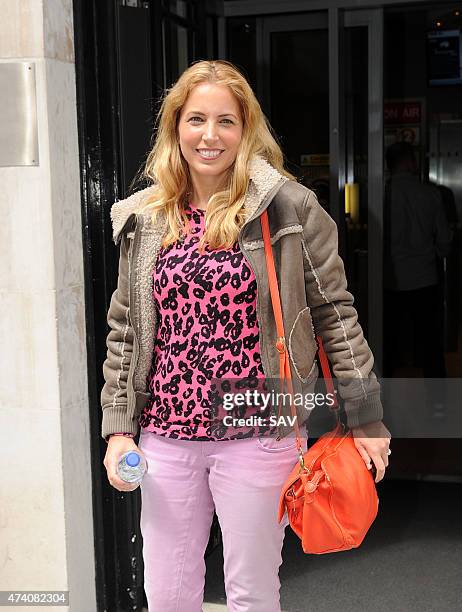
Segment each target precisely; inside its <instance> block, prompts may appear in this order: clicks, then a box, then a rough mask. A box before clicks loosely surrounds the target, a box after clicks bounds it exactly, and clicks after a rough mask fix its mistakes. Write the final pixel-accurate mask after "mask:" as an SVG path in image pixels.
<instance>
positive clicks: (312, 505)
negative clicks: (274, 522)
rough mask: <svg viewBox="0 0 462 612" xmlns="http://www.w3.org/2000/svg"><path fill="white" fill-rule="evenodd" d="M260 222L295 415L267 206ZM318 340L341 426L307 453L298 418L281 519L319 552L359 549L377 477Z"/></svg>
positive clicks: (372, 511) (371, 515) (283, 371)
mask: <svg viewBox="0 0 462 612" xmlns="http://www.w3.org/2000/svg"><path fill="white" fill-rule="evenodd" d="M260 220H261V225H262V231H263V240H264V245H265V257H266V265H267V269H268V278H269V286H270V292H271V301H272V304H273V311H274V316H275V320H276V328H277V334H278V338H277V340H276V348H277V350H278V352H279V357H280V382H281V391H282V392H284V381H286V382H287V386H288V388H289V393H290V397H291V413H292V416H293V417H296V410H295V407H294V405H293V402H292V397H293V387H292V377H291V371H290V365H289V355H288V351H287V346H286V343H285V336H284V324H283V319H282V308H281V300H280V296H279V289H278V282H277V276H276V270H275V266H274V258H273V251H272V248H271V242H270V231H269V222H268V213H267V211H266V210H265V211H264V212H263V213H262V214H261V216H260ZM316 341H317V344H318V353H319V361H320V363H321V368H322V372H323V376H324V381H325V384H326V389H327V391H328V392H329V393H333V397H334V398H335V402H334V406H333V407H332V408H331V410H332V411H333V412H334V414H335V416H336V419H337V425H336V427H335V428H334V429H333V430H332V431H330V432H327V433H325V434H324V435H323V436H321V437H320V438H319V440H318V441H317V442H315V444H313V446H312V447H311V448H309V449H308V451H307V452H306V453H305V454H303V451H302V446H301V444H302V443H301V439H300V430H299V427H298V423H297V420H295V425H294V429H295V433H296V438H297V451H298V454H299V460H298V462H297V464H296V465H295V467H294V469H293V470H292V472H291V473H290V475H289V477H288V478H287V480H286V482H285V483H284V486H283V488H282V491H281V496H280V499H279V509H278V521H279V522H281V521H282V518H283V516H284V513H285V512H286V511H287V515H288V519H289V524H290V526H291V528H292V529H293V530H294V531H295V533H296V534H297V535H298V537H299V538H300V539H301V542H302V548H303V551H304V552H305V553H312V554H318V555H320V554H324V553H330V552H339V551H341V550H349V549H351V548H356V547H358V546H359V545H360V544H361V542H362V541H363V539H364V537H365V535H366V533H367V531H368V530H369V528H370V526H371V525H372V523H373V521H374V520H375V518H376V516H377V512H378V505H379V499H378V495H377V490H376V487H375V483H374V477H373V475H372V473H371V472H370V471H369V470H368V469H367V467H366V465H365V463H364V460H363V459H362V457H361V455H360V454H359V452H358V450H357V448H356V446H355V443H354V440H353V434H352V432H351V431H350V430H348V431H346V428H345V427H344V425H343V423H342V422H341V420H340V418H339V415H338V413H339V406H338V403H337V400H336V396H335V392H334V385H333V382H332V376H331V373H330V369H329V362H328V360H327V357H326V354H325V351H324V347H323V344H322V338H321V336H319V335H317V336H316Z"/></svg>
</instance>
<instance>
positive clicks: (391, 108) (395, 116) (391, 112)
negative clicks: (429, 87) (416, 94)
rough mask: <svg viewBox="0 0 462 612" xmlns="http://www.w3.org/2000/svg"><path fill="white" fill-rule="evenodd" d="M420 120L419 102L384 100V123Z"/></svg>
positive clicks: (417, 121) (404, 122)
mask: <svg viewBox="0 0 462 612" xmlns="http://www.w3.org/2000/svg"><path fill="white" fill-rule="evenodd" d="M420 120H421V103H420V102H385V105H384V123H385V124H386V125H390V124H394V123H396V124H401V125H403V124H406V123H420Z"/></svg>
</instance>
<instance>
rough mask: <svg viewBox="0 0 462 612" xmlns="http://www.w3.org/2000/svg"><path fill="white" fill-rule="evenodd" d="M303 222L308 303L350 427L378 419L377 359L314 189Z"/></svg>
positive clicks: (328, 220) (331, 227)
mask: <svg viewBox="0 0 462 612" xmlns="http://www.w3.org/2000/svg"><path fill="white" fill-rule="evenodd" d="M301 220H302V226H303V234H302V236H303V240H302V248H303V263H304V275H305V287H306V296H307V303H308V306H309V307H310V309H311V316H312V320H313V325H314V328H315V332H316V334H318V335H320V336H321V338H322V341H323V345H324V349H325V352H326V355H327V357H328V359H329V362H330V364H331V367H332V371H333V376H334V377H335V378H336V379H337V383H338V392H339V394H340V397H341V398H342V399H343V400H344V408H345V412H346V415H347V423H348V427H350V428H352V427H357V426H359V425H364V424H366V423H370V422H374V421H380V420H382V417H383V408H382V403H381V399H380V385H379V382H378V380H377V377H376V375H375V373H374V372H373V371H372V366H373V364H374V357H373V355H372V352H371V350H370V348H369V345H368V344H367V341H366V339H365V338H364V335H363V330H362V328H361V326H360V324H359V323H358V313H357V311H356V309H355V308H354V306H353V302H354V298H353V295H352V294H351V293H350V292H349V291H348V290H347V280H346V276H345V269H344V264H343V260H342V258H341V257H340V256H339V254H338V233H337V225H336V223H335V221H334V220H333V219H332V218H331V217H330V216H329V214H328V213H327V212H326V211H325V210H324V209H323V208H322V206H321V205H320V204H319V202H318V200H317V198H316V196H315V194H314V193H313V192H312V191H309V193H308V194H307V195H306V197H305V200H304V202H303V210H302V216H301Z"/></svg>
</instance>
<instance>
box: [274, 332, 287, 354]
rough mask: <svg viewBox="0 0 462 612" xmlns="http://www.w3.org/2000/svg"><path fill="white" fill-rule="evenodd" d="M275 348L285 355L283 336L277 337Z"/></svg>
mask: <svg viewBox="0 0 462 612" xmlns="http://www.w3.org/2000/svg"><path fill="white" fill-rule="evenodd" d="M276 348H277V350H278V351H279V352H280V353H285V351H286V339H285V338H284V336H279V337H278V339H277V340H276Z"/></svg>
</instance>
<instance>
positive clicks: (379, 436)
mask: <svg viewBox="0 0 462 612" xmlns="http://www.w3.org/2000/svg"><path fill="white" fill-rule="evenodd" d="M351 431H352V433H353V440H354V443H355V446H356V448H357V449H358V452H359V454H360V455H361V457H362V458H363V459H364V462H365V464H366V467H367V469H368V470H370V469H371V468H372V464H371V461H373V462H374V465H375V468H376V470H377V473H376V476H375V482H380V481H381V480H382V478H383V477H384V475H385V469H386V468H387V467H388V455H389V454H390V453H391V451H390V453H389V452H388V448H389V446H390V438H391V434H390V432H389V431H388V429H387V428H386V427H385V425H384V424H383V422H382V421H374V422H373V423H366V424H365V425H361V426H359V427H352V428H351Z"/></svg>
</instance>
